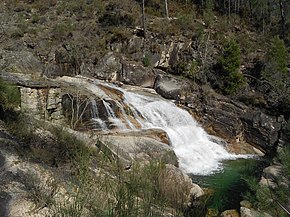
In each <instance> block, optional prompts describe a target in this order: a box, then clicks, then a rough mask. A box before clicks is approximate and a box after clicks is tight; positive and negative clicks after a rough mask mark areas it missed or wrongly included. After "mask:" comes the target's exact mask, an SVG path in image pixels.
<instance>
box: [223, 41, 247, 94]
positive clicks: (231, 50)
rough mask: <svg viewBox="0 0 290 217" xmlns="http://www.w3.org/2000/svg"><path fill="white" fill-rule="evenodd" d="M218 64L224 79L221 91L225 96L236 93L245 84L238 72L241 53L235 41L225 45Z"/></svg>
mask: <svg viewBox="0 0 290 217" xmlns="http://www.w3.org/2000/svg"><path fill="white" fill-rule="evenodd" d="M218 63H219V65H220V67H221V73H222V75H223V76H222V77H223V79H224V87H223V91H224V92H225V93H227V94H232V93H234V92H236V91H237V90H238V89H239V88H241V87H242V86H243V85H244V83H245V78H244V77H243V75H242V74H241V73H240V72H239V69H240V65H241V51H240V47H239V45H238V44H237V42H236V41H234V40H230V41H229V42H227V43H226V44H225V47H224V51H223V55H222V57H221V58H220V59H219V60H218Z"/></svg>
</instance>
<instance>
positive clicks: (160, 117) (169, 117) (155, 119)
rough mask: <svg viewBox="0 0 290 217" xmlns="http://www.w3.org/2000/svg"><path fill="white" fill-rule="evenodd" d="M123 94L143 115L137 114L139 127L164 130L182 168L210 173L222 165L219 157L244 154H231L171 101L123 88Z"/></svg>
mask: <svg viewBox="0 0 290 217" xmlns="http://www.w3.org/2000/svg"><path fill="white" fill-rule="evenodd" d="M124 96H125V99H126V102H127V103H128V104H130V106H131V108H132V109H134V110H137V111H138V112H136V113H140V114H141V115H142V117H143V119H141V118H138V117H137V118H136V119H137V120H138V121H139V122H140V124H141V126H142V128H161V129H163V130H164V131H166V132H167V134H168V137H169V139H170V141H171V145H172V147H173V149H174V152H175V153H176V155H177V157H178V159H179V166H180V168H181V169H182V170H183V171H184V172H186V173H192V174H202V175H205V174H210V173H213V172H215V171H217V170H220V169H221V168H222V164H221V161H222V160H225V159H234V158H237V157H245V156H237V155H234V154H230V153H228V152H227V151H226V149H225V148H224V147H223V146H222V145H220V144H217V143H215V142H212V141H211V140H210V138H209V136H208V134H207V133H206V132H205V131H204V130H203V129H202V128H201V127H200V126H199V125H198V124H197V122H196V121H195V120H194V119H193V117H192V116H191V115H190V114H189V113H188V112H187V111H185V110H183V109H181V108H179V107H177V106H176V105H175V104H174V103H172V102H170V101H167V100H163V99H158V98H155V97H150V96H144V95H139V94H135V93H130V92H124ZM134 114H135V113H134Z"/></svg>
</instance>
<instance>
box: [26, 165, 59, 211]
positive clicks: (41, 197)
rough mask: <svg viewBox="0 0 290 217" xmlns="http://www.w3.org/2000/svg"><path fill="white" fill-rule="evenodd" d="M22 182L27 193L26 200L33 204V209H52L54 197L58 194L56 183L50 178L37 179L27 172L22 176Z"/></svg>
mask: <svg viewBox="0 0 290 217" xmlns="http://www.w3.org/2000/svg"><path fill="white" fill-rule="evenodd" d="M22 182H23V184H24V187H25V189H26V191H27V192H28V195H27V197H28V199H30V200H31V201H32V202H34V204H35V206H36V207H35V209H42V208H43V207H52V205H53V204H54V196H55V195H56V194H57V193H58V191H59V188H58V183H57V181H56V180H54V179H53V178H52V177H48V178H46V180H44V178H43V177H42V178H41V177H39V176H38V175H36V174H35V173H33V172H32V171H29V172H28V173H26V174H23V176H22Z"/></svg>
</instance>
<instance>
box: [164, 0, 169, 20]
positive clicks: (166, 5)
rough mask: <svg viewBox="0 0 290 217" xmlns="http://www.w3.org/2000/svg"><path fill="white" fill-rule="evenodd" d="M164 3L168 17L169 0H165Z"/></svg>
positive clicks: (167, 16)
mask: <svg viewBox="0 0 290 217" xmlns="http://www.w3.org/2000/svg"><path fill="white" fill-rule="evenodd" d="M164 4H165V15H166V18H167V19H168V18H169V15H168V2H167V0H164Z"/></svg>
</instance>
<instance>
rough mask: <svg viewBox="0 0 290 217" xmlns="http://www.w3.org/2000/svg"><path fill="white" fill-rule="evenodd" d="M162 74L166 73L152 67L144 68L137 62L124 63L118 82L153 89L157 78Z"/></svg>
mask: <svg viewBox="0 0 290 217" xmlns="http://www.w3.org/2000/svg"><path fill="white" fill-rule="evenodd" d="M160 73H164V72H162V71H161V70H158V69H152V68H151V67H144V66H142V65H140V64H138V63H137V62H124V63H123V65H122V71H121V72H120V73H119V74H118V76H117V80H118V81H120V82H123V83H124V84H130V85H134V86H140V87H148V88H153V86H154V83H155V80H156V77H157V75H158V74H160Z"/></svg>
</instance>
